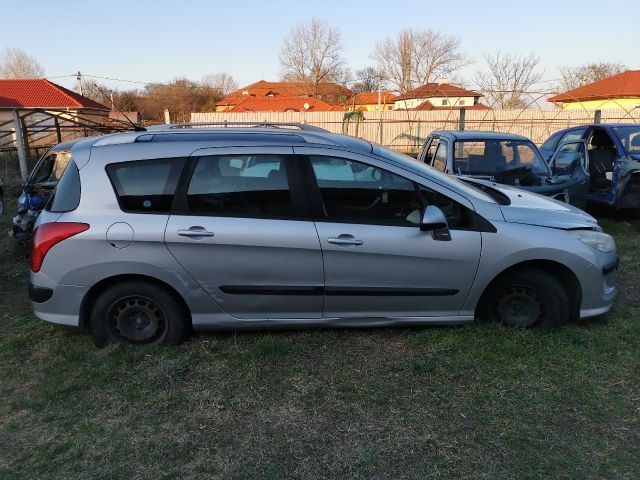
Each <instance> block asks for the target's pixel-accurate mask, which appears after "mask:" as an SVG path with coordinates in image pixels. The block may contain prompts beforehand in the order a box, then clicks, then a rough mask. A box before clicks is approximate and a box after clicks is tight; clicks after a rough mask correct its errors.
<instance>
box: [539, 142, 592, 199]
mask: <svg viewBox="0 0 640 480" xmlns="http://www.w3.org/2000/svg"><path fill="white" fill-rule="evenodd" d="M549 166H550V167H551V171H552V173H553V175H554V177H555V180H556V181H563V182H566V183H567V189H566V195H568V199H567V201H568V202H567V203H570V204H572V205H575V206H577V207H579V208H584V207H585V206H586V202H587V197H588V195H589V181H590V175H589V152H588V150H587V142H586V141H585V140H570V141H566V142H561V143H560V144H559V145H558V148H557V149H556V151H555V152H554V154H553V156H552V157H551V160H550V162H549Z"/></svg>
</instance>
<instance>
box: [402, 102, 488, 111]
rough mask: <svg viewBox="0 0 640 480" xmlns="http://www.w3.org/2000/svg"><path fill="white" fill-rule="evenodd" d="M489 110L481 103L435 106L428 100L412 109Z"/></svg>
mask: <svg viewBox="0 0 640 480" xmlns="http://www.w3.org/2000/svg"><path fill="white" fill-rule="evenodd" d="M460 109H464V110H491V107H488V106H487V105H484V104H482V103H476V104H474V105H452V106H437V107H436V106H435V105H433V104H432V103H431V102H430V101H429V100H426V101H424V102H422V103H421V104H420V105H418V106H417V107H416V108H414V109H413V110H460Z"/></svg>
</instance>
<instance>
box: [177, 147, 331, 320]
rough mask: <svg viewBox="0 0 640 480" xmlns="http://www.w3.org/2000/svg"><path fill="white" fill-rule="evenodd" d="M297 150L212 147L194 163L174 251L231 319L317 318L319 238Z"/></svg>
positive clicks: (182, 190) (184, 185)
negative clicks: (306, 193) (304, 185)
mask: <svg viewBox="0 0 640 480" xmlns="http://www.w3.org/2000/svg"><path fill="white" fill-rule="evenodd" d="M292 154H293V150H292V148H291V147H260V148H258V149H256V148H255V147H254V148H248V147H247V148H208V149H201V150H197V151H196V152H194V153H193V154H192V156H191V158H190V164H189V166H188V170H187V171H188V173H187V175H186V176H187V177H188V178H187V179H186V181H182V182H181V186H180V187H179V192H178V194H177V195H176V201H175V203H174V206H173V210H172V213H171V216H170V217H169V221H168V223H167V227H166V232H165V241H166V244H167V247H168V248H169V250H170V251H171V253H172V254H173V255H174V256H175V257H176V259H177V260H178V261H179V262H180V263H181V264H182V266H183V267H184V268H185V270H187V271H188V272H189V274H190V275H191V276H192V277H193V278H194V279H195V280H196V281H197V282H198V283H199V284H200V286H201V287H202V288H203V289H204V290H205V291H206V292H207V293H208V294H209V295H211V297H213V298H214V299H215V300H216V301H217V302H218V304H219V305H220V306H221V307H222V308H223V309H224V310H225V311H226V312H227V313H229V314H230V315H232V316H233V317H236V318H242V319H265V318H267V319H268V318H274V319H278V318H318V317H320V316H321V313H322V288H323V267H322V255H321V251H320V244H319V241H318V235H317V233H316V229H315V226H314V223H313V221H311V220H310V219H309V217H308V210H307V208H308V205H307V201H306V197H305V195H304V191H303V188H302V184H301V180H300V176H299V174H298V171H297V170H298V167H297V165H296V163H295V160H294V158H293V156H292Z"/></svg>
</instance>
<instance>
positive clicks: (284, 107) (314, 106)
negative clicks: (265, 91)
mask: <svg viewBox="0 0 640 480" xmlns="http://www.w3.org/2000/svg"><path fill="white" fill-rule="evenodd" d="M305 103H306V104H308V105H309V108H308V109H307V111H308V112H329V111H334V108H336V107H337V106H336V105H330V104H328V103H326V102H323V101H321V100H318V99H317V98H298V97H260V98H257V97H252V96H246V95H245V100H244V101H242V102H241V103H239V104H238V105H235V106H234V107H232V108H230V109H229V110H226V111H227V112H287V111H294V112H301V111H303V110H305V108H304V104H305ZM337 108H338V109H339V110H342V108H341V107H337Z"/></svg>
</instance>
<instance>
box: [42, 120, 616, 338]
mask: <svg viewBox="0 0 640 480" xmlns="http://www.w3.org/2000/svg"><path fill="white" fill-rule="evenodd" d="M197 130H198V131H199V132H202V131H203V129H197ZM220 130H222V129H211V130H206V131H211V132H212V133H216V131H220ZM225 130H226V129H225ZM229 130H232V129H229ZM233 131H235V132H238V133H239V134H242V135H247V136H250V135H251V134H254V133H256V132H260V133H261V134H281V133H280V132H278V133H276V132H274V129H255V128H252V129H233ZM142 134H144V132H141V133H129V134H119V135H112V136H107V137H99V138H93V139H87V140H84V141H81V142H78V143H77V144H76V145H75V146H74V148H73V149H72V154H73V158H74V161H75V162H76V164H77V165H78V167H79V169H80V179H81V184H82V194H81V201H80V205H79V207H78V208H77V209H76V210H74V211H72V212H67V213H63V214H58V213H52V212H48V211H44V212H43V213H42V215H41V216H40V218H39V219H38V225H41V224H43V223H48V222H54V221H69V222H86V223H89V224H90V225H91V228H90V229H89V230H87V231H85V232H83V233H80V234H78V235H76V236H74V237H71V238H69V239H67V240H65V241H63V242H61V243H59V244H57V245H55V246H54V247H53V248H52V249H51V251H50V252H49V253H48V254H47V256H46V258H45V260H44V263H43V265H42V268H41V270H40V271H39V272H31V282H32V283H33V284H34V285H37V286H42V287H49V288H52V289H53V295H52V297H51V299H49V300H48V301H45V302H43V303H33V308H34V311H35V313H36V315H37V316H38V317H39V318H41V319H43V320H47V321H50V322H54V323H60V324H65V325H73V326H78V325H81V324H82V322H83V321H84V318H83V314H82V312H83V307H84V306H85V304H84V303H83V302H85V301H86V300H87V298H88V297H87V294H88V293H89V292H90V291H91V289H92V288H93V287H96V286H99V285H100V282H103V281H109V280H110V279H114V278H116V279H117V278H121V276H127V275H136V276H143V277H148V278H152V279H156V280H158V281H161V282H163V283H165V284H167V285H168V286H170V287H171V288H173V289H174V290H175V291H176V292H177V293H178V294H179V295H180V296H181V298H182V299H183V300H184V302H185V304H186V305H187V307H188V309H189V310H190V312H191V317H192V322H193V326H194V328H195V329H197V330H206V329H228V328H232V329H238V328H257V327H276V326H291V325H307V326H383V325H413V324H425V323H434V324H459V323H468V322H471V321H473V318H474V312H475V307H476V305H477V302H478V300H479V298H480V296H481V295H482V292H483V291H484V290H485V288H486V287H487V285H488V284H489V283H490V282H491V281H492V280H493V279H494V278H495V277H496V276H497V275H499V274H500V273H501V272H503V271H504V270H505V269H507V268H509V267H511V266H513V265H516V264H519V263H521V262H525V261H537V260H546V261H549V260H550V261H555V262H558V263H560V264H562V265H565V266H566V267H567V268H569V269H570V270H571V271H572V272H573V273H574V275H575V276H576V277H577V278H578V279H579V282H580V289H581V293H582V295H581V298H582V300H581V305H580V316H581V317H589V316H593V315H598V314H602V313H605V312H606V311H608V310H609V309H610V308H611V304H612V301H613V296H614V295H615V279H616V272H615V271H611V272H609V273H607V274H606V275H605V274H603V271H602V270H603V267H604V266H606V265H611V264H612V263H613V262H615V261H616V258H617V256H616V253H615V252H610V253H602V252H599V251H597V250H595V249H593V248H590V247H588V246H586V245H585V244H584V243H582V242H580V241H579V240H577V239H576V238H575V237H573V236H572V235H570V234H569V233H568V230H570V229H575V228H584V229H594V230H601V229H600V227H599V226H598V225H597V223H595V220H594V219H593V218H592V217H591V216H589V215H587V214H586V213H584V212H581V211H579V210H577V209H574V208H572V207H570V206H569V205H566V204H562V203H560V202H555V201H552V200H549V199H548V198H545V197H542V196H539V195H535V194H530V193H526V192H523V191H522V190H517V189H513V188H504V187H503V186H497V185H493V186H492V188H496V189H497V190H499V191H501V192H503V193H504V194H505V195H507V196H508V197H509V198H510V199H511V205H510V206H505V205H498V204H497V203H496V202H495V201H493V200H492V199H491V198H490V197H488V196H487V195H486V194H485V193H483V192H481V191H480V190H477V189H476V188H474V187H473V186H470V185H468V184H465V183H463V182H461V181H459V180H456V179H454V178H451V177H449V176H447V175H444V174H442V173H440V172H437V171H435V170H434V169H432V168H431V167H428V166H426V165H424V164H422V163H420V162H417V161H415V160H413V159H410V158H409V157H403V156H400V155H398V154H391V153H388V154H387V153H385V151H384V150H383V149H381V148H380V147H378V146H375V145H374V146H372V145H371V144H369V143H367V142H364V141H362V140H356V139H353V138H350V137H343V136H339V135H334V134H321V133H318V132H304V131H302V132H295V135H297V136H301V137H302V138H303V139H304V140H305V141H306V142H307V144H306V145H305V146H301V145H300V142H299V139H297V140H296V141H295V142H292V144H291V145H289V146H285V145H282V143H278V145H277V147H274V146H273V145H262V146H260V145H254V146H252V147H250V148H251V151H252V152H253V153H256V154H257V153H263V152H269V151H273V149H274V148H278V149H281V148H284V149H286V150H287V151H289V150H291V149H293V151H295V153H297V154H308V153H311V152H313V153H314V154H320V155H324V154H327V155H333V156H344V157H346V158H353V159H357V160H358V161H363V162H367V163H370V164H371V165H374V166H379V167H384V168H385V169H387V170H389V171H392V172H394V173H397V174H399V175H402V176H404V177H406V178H408V179H411V180H413V181H416V182H418V183H421V184H423V185H425V186H427V187H429V188H432V189H434V190H436V191H438V192H440V193H442V194H444V195H447V196H449V197H450V198H452V199H454V200H456V201H458V202H460V203H462V204H463V205H466V206H468V207H469V208H471V209H472V210H474V211H475V212H476V213H478V214H479V215H481V216H482V217H484V218H485V219H486V220H487V221H489V222H490V223H491V224H492V225H493V226H494V227H495V229H496V232H495V233H493V232H473V231H455V230H452V231H451V237H452V238H451V240H450V241H434V240H433V238H432V237H431V236H430V235H429V233H428V232H421V231H420V230H419V229H418V228H417V227H416V228H415V229H411V228H407V227H380V226H372V225H352V224H332V223H328V222H313V221H291V222H289V221H284V222H283V223H278V222H277V221H273V220H264V219H229V218H225V219H220V218H215V217H189V218H188V219H185V218H178V217H180V216H178V215H175V216H174V215H168V214H135V213H126V212H123V211H122V210H120V208H119V206H118V202H117V199H116V196H115V193H114V190H113V188H112V186H111V183H110V182H109V179H108V177H107V175H106V173H105V166H106V165H108V164H109V163H113V162H122V161H135V160H139V159H148V158H172V157H181V156H183V157H186V156H190V155H192V154H194V152H196V151H198V154H202V153H203V152H207V151H223V150H220V149H232V150H233V149H236V150H238V149H243V148H244V149H245V150H246V148H247V147H246V145H245V144H242V145H230V144H229V142H226V143H225V142H215V141H211V140H210V141H205V142H201V141H200V142H198V141H190V140H189V138H188V137H189V132H188V131H185V132H184V135H185V139H184V141H175V142H166V143H155V142H143V143H130V142H131V141H132V140H133V139H135V138H136V136H137V135H142ZM154 134H158V135H162V134H163V131H157V132H155V131H154ZM318 139H320V141H318ZM232 143H238V142H237V141H235V140H234V141H233V142H232ZM203 149H207V150H203ZM227 151H229V150H227ZM187 220H188V221H187ZM115 224H126V225H129V226H130V227H131V229H132V230H133V232H134V233H133V237H132V238H131V237H130V235H129V233H127V232H128V230H127V229H126V228H125V229H120V230H117V231H118V232H120V233H119V235H124V237H125V238H119V237H118V236H117V235H116V236H115V237H114V236H111V237H110V238H109V239H107V231H109V228H110V227H112V226H113V225H115ZM191 226H203V227H206V228H207V229H210V230H211V231H213V232H214V234H215V236H214V237H211V238H206V239H200V240H192V239H185V238H182V237H180V238H177V237H178V236H177V235H176V232H177V230H178V229H182V228H185V227H186V228H189V227H191ZM123 232H124V233H123ZM340 234H350V235H353V236H355V237H357V238H359V239H361V240H362V241H363V244H362V245H361V246H353V247H350V248H344V247H341V246H336V245H330V244H328V243H327V242H326V240H327V239H328V238H329V236H335V235H340ZM120 242H124V243H126V244H127V246H125V247H124V248H123V247H122V245H121V243H120ZM114 243H115V246H114ZM274 252H277V253H276V254H274ZM323 257H324V258H323ZM323 271H324V273H322V272H323ZM222 281H224V282H228V283H230V284H231V283H233V282H238V283H248V282H262V283H263V284H267V283H270V284H272V283H276V285H277V284H281V285H286V284H289V283H294V284H296V285H302V286H320V285H322V286H329V287H330V286H334V285H337V286H363V285H364V286H373V287H395V286H403V287H404V286H409V285H411V286H413V287H429V286H432V285H435V286H438V287H443V286H444V287H449V288H453V289H456V290H458V293H457V294H456V295H452V296H450V297H449V298H447V297H431V298H418V297H416V298H409V299H407V298H406V297H401V299H399V298H394V297H390V296H386V295H385V296H367V297H359V296H354V297H347V296H344V297H334V298H332V297H331V296H324V297H323V296H319V297H318V296H316V298H312V299H306V298H302V297H300V298H293V297H291V298H280V299H274V298H265V296H263V295H254V296H251V295H246V296H245V295H243V297H244V298H243V299H242V300H241V301H238V300H235V299H233V298H230V296H226V295H225V294H224V293H221V292H220V290H219V289H218V288H217V287H219V286H220V282H222ZM251 297H252V298H251ZM283 297H286V296H283Z"/></svg>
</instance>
